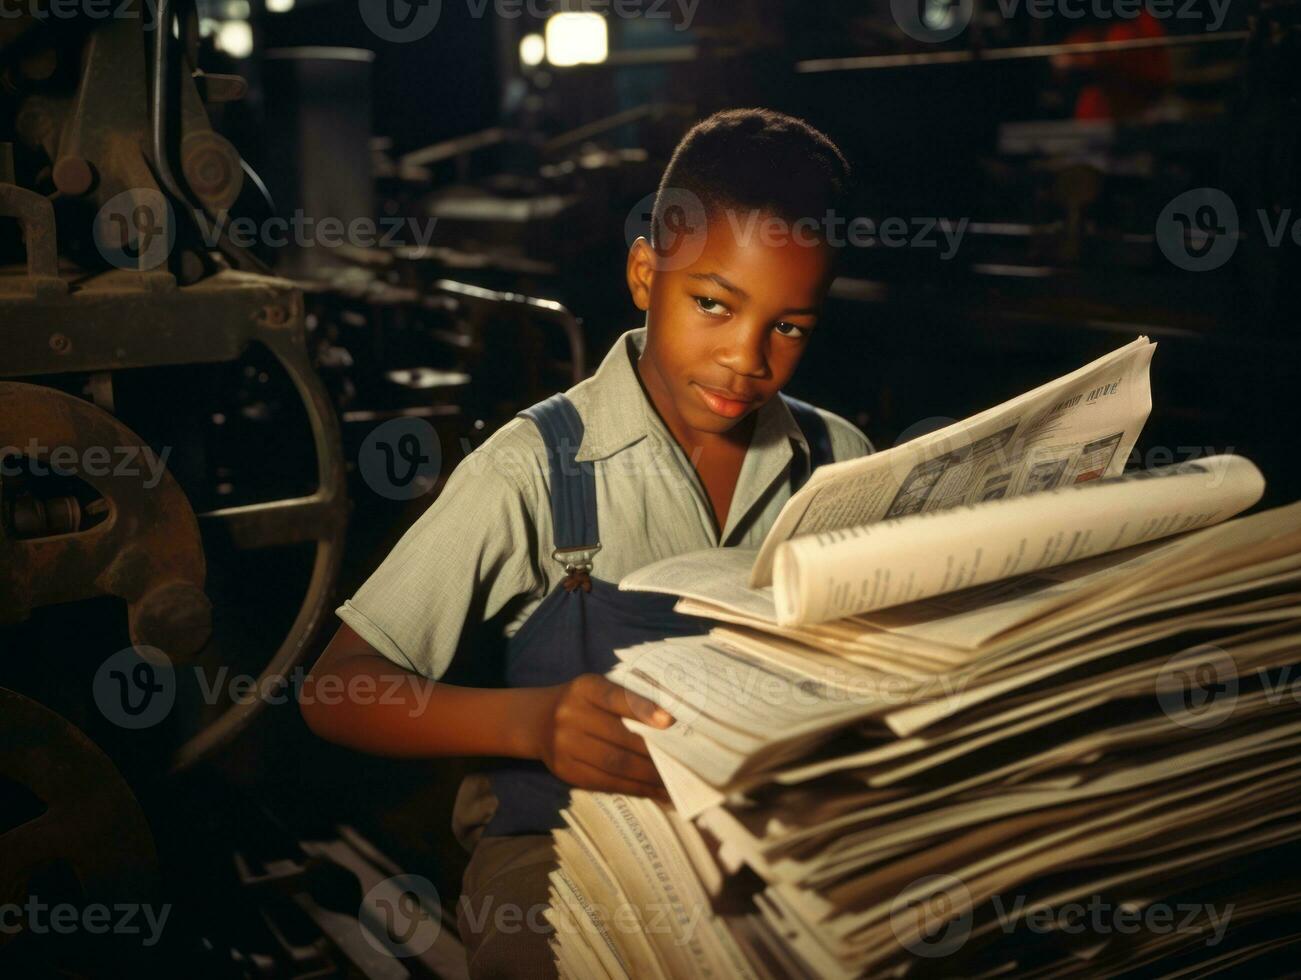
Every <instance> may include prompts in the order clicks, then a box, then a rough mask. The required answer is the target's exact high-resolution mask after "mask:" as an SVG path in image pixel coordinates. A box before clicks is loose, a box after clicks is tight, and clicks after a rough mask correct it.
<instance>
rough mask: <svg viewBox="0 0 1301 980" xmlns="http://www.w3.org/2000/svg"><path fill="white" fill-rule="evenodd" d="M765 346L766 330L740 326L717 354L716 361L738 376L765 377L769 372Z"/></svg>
mask: <svg viewBox="0 0 1301 980" xmlns="http://www.w3.org/2000/svg"><path fill="white" fill-rule="evenodd" d="M764 344H765V337H764V330H763V329H762V328H761V327H753V326H743V325H738V326H737V328H736V329H735V330H734V331H732V332H731V334H730V335H729V337H728V339H727V342H726V343H725V344H724V345H723V346H721V347H720V348H719V349H718V350H717V351H716V352H715V359H716V360H717V361H718V363H719V364H721V365H723V366H724V367H726V368H728V369H729V370H730V371H733V372H734V373H736V374H743V375H746V376H748V377H764V376H766V374H767V372H768V357H767V351H766V349H765V347H764Z"/></svg>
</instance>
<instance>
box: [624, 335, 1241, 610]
mask: <svg viewBox="0 0 1301 980" xmlns="http://www.w3.org/2000/svg"><path fill="white" fill-rule="evenodd" d="M1154 349H1155V345H1154V344H1152V343H1150V342H1149V341H1148V340H1147V338H1145V337H1140V338H1139V339H1137V340H1135V341H1134V342H1133V343H1131V344H1128V345H1126V346H1125V347H1122V348H1120V349H1119V350H1117V351H1114V352H1113V353H1111V354H1108V355H1107V356H1105V357H1102V358H1099V359H1098V360H1096V361H1094V362H1093V363H1091V364H1088V365H1086V366H1085V367H1083V368H1080V369H1079V370H1077V371H1074V372H1072V373H1071V374H1068V375H1066V376H1064V377H1062V378H1058V379H1057V380H1056V381H1053V382H1050V383H1048V384H1045V385H1042V386H1041V387H1039V388H1036V389H1034V390H1033V391H1030V392H1027V393H1026V394H1023V395H1021V396H1019V397H1017V398H1014V399H1012V400H1011V401H1008V402H1005V403H1003V404H1002V405H999V406H997V407H995V408H992V409H989V410H987V411H985V412H981V413H980V414H978V415H975V416H973V417H971V418H969V419H967V420H965V421H963V422H958V423H955V424H953V425H950V426H948V427H946V428H943V429H940V430H938V431H936V432H933V433H930V434H928V435H926V436H923V437H921V438H918V439H915V440H913V441H911V442H908V443H905V444H903V445H900V446H896V447H894V448H893V449H890V450H887V451H885V452H882V453H878V454H875V455H872V456H867V457H863V458H860V459H854V460H848V461H845V462H842V463H834V464H831V465H829V466H823V467H821V468H819V469H818V470H817V471H816V472H815V473H813V475H812V476H811V477H810V479H809V481H808V482H807V483H806V484H805V486H804V487H803V488H802V489H801V490H800V491H799V492H798V493H796V494H795V495H794V496H792V497H791V499H790V500H789V501H788V502H787V504H786V506H785V507H783V508H782V511H781V513H780V514H779V515H778V517H777V520H776V521H775V522H774V524H773V527H772V529H771V531H770V532H769V534H768V536H767V537H766V538H765V539H764V542H763V544H762V546H761V547H760V548H759V549H758V550H757V551H756V550H754V549H740V548H719V549H709V550H706V551H700V552H692V553H690V554H686V555H679V556H675V557H672V558H668V559H665V560H664V561H661V562H656V563H655V564H652V565H649V566H647V567H645V568H642V569H639V570H638V571H636V572H633V573H632V574H630V575H628V576H626V577H625V578H624V579H623V580H622V581H621V582H620V586H619V587H620V588H622V589H630V590H634V591H649V592H665V593H669V594H673V595H679V596H685V597H687V598H689V599H692V600H696V601H698V602H701V603H705V604H707V605H709V606H713V607H717V608H718V609H720V610H728V611H732V612H736V613H743V614H744V615H747V616H751V617H755V618H759V619H764V620H767V621H770V622H774V623H777V624H779V625H783V626H805V625H808V624H816V623H823V622H827V621H830V620H836V619H840V618H842V617H846V616H852V615H854V614H859V613H866V612H871V611H874V610H879V609H885V608H888V607H892V606H899V605H902V604H905V603H913V602H917V601H918V600H922V599H927V598H931V597H934V596H938V595H943V594H946V593H951V592H956V591H958V590H963V589H970V588H972V587H974V586H980V585H984V584H986V583H989V582H992V581H995V580H999V579H1005V578H1009V577H1012V576H1019V575H1025V574H1026V573H1029V572H1034V571H1037V570H1039V569H1044V568H1049V567H1053V566H1057V565H1063V564H1067V563H1070V562H1076V561H1079V560H1081V559H1086V558H1090V557H1093V556H1096V555H1100V554H1103V553H1106V552H1113V551H1117V550H1118V549H1124V548H1130V547H1133V546H1135V545H1140V544H1143V543H1145V542H1149V541H1153V540H1156V539H1158V538H1162V537H1166V536H1169V535H1172V534H1178V533H1182V532H1185V531H1190V530H1194V529H1196V528H1200V527H1205V526H1207V525H1210V524H1215V523H1218V522H1220V521H1224V520H1226V519H1228V518H1230V517H1232V516H1234V515H1235V514H1238V513H1240V512H1241V511H1243V510H1245V509H1246V508H1248V507H1250V506H1251V505H1252V504H1254V503H1256V502H1257V501H1258V500H1259V499H1260V497H1261V495H1262V494H1263V492H1264V481H1263V479H1262V478H1261V475H1260V473H1259V471H1258V470H1257V469H1256V467H1255V466H1254V465H1253V464H1251V463H1250V462H1248V461H1247V460H1245V459H1241V458H1239V457H1233V456H1217V457H1210V458H1207V459H1201V460H1196V461H1190V462H1186V463H1182V464H1178V465H1175V466H1170V467H1165V468H1162V469H1159V470H1153V471H1150V472H1147V473H1135V474H1131V475H1128V476H1124V477H1122V476H1120V473H1121V471H1122V469H1123V468H1124V464H1125V460H1126V459H1127V458H1128V456H1129V454H1130V452H1131V451H1132V449H1133V447H1134V443H1135V441H1136V440H1137V438H1138V434H1139V432H1140V430H1141V429H1142V427H1143V424H1144V422H1146V420H1147V416H1148V414H1149V412H1150V411H1151V405H1152V398H1151V389H1150V385H1149V380H1148V368H1149V365H1150V363H1151V358H1152V352H1153V350H1154Z"/></svg>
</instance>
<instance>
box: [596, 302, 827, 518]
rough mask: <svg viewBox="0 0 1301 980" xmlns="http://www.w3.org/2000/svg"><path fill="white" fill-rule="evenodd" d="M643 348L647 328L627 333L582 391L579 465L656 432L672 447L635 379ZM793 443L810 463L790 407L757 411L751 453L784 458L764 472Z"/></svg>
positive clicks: (780, 402)
mask: <svg viewBox="0 0 1301 980" xmlns="http://www.w3.org/2000/svg"><path fill="white" fill-rule="evenodd" d="M645 346H646V327H637V328H635V329H633V330H627V331H625V332H624V333H623V334H621V335H620V337H619V339H618V340H616V341H615V342H614V344H613V345H612V346H611V348H610V350H609V352H608V353H607V354H606V355H605V358H604V359H603V360H602V361H601V365H600V367H598V368H597V369H596V372H595V373H594V374H593V375H592V377H590V378H588V379H587V380H586V381H584V382H583V383H582V384H581V385H580V388H582V389H584V391H583V394H584V396H585V397H584V402H585V404H581V405H579V406H578V407H579V408H580V414H581V415H582V418H583V441H582V443H581V445H580V446H579V447H578V453H577V454H576V455H575V457H574V458H575V459H576V460H577V461H578V462H585V461H588V460H596V459H604V458H605V457H607V456H612V455H614V454H615V453H617V452H619V451H620V450H622V449H626V448H627V447H628V446H631V445H632V444H633V443H635V442H637V441H638V440H640V439H642V438H643V437H645V436H647V435H649V434H650V433H652V432H656V433H658V434H659V435H661V436H662V437H663V438H665V439H667V440H668V441H669V443H670V444H671V443H672V442H673V436H672V434H671V433H670V432H669V431H668V428H667V427H666V426H665V425H664V422H663V420H661V419H660V417H659V414H658V413H657V412H656V411H655V407H654V406H653V405H652V404H651V402H650V399H649V398H648V397H647V395H646V392H645V390H644V389H643V388H642V386H641V381H640V380H639V379H638V377H637V369H636V366H635V363H634V362H635V361H636V359H637V358H638V357H640V356H641V352H642V351H643V350H644V349H645ZM574 393H575V394H577V393H578V391H577V390H575V392H574ZM783 436H784V437H786V438H782V437H783ZM791 439H794V440H795V442H796V443H798V444H799V445H800V447H801V448H802V449H803V451H804V454H805V458H806V459H807V458H808V452H809V444H808V441H807V440H806V439H805V438H804V433H803V431H802V430H801V429H800V427H799V424H798V423H797V422H796V421H795V416H793V415H792V414H791V410H790V409H789V408H788V407H787V406H786V400H785V399H784V398H782V397H781V396H780V395H776V396H774V397H772V398H770V399H768V401H767V402H765V403H764V404H763V405H761V406H760V407H759V411H758V415H757V417H756V420H755V431H754V436H753V439H752V440H751V444H750V446H751V449H752V450H758V451H759V453H760V454H763V455H766V454H767V450H768V449H769V447H772V448H775V449H776V450H777V456H778V457H780V458H773V459H771V460H766V461H765V462H767V463H768V465H767V466H763V467H762V469H764V470H765V471H766V470H768V469H769V466H773V465H774V464H775V466H776V468H777V469H780V468H782V467H784V466H785V464H786V462H787V460H789V459H790V458H791V450H790V441H789V440H791ZM782 450H785V451H784V452H782ZM749 455H750V454H749V453H747V456H749ZM755 462H758V461H755ZM749 468H750V462H749V461H747V463H746V465H745V467H744V469H749ZM729 523H731V522H730V521H729Z"/></svg>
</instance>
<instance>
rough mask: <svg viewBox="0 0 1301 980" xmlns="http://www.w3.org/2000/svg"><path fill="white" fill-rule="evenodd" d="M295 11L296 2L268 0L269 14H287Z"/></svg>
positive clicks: (290, 0) (291, 0)
mask: <svg viewBox="0 0 1301 980" xmlns="http://www.w3.org/2000/svg"><path fill="white" fill-rule="evenodd" d="M293 9H294V0H267V13H269V14H287V13H289V11H291V10H293Z"/></svg>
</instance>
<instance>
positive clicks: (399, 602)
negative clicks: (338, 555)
mask: <svg viewBox="0 0 1301 980" xmlns="http://www.w3.org/2000/svg"><path fill="white" fill-rule="evenodd" d="M483 448H487V447H482V448H481V449H480V450H479V451H476V452H475V453H472V454H471V455H470V456H468V457H466V459H465V460H463V461H462V462H461V464H460V465H459V466H458V467H457V468H456V469H455V470H454V471H453V472H452V474H451V476H449V477H448V479H447V483H446V485H445V486H444V487H443V491H442V493H441V494H440V495H439V496H438V499H437V500H435V501H434V502H433V504H431V505H430V506H429V509H428V510H426V511H425V512H424V514H422V515H421V516H420V518H419V519H418V520H417V521H416V522H415V524H413V525H412V526H411V527H410V528H409V529H408V530H407V532H406V534H404V535H403V536H402V539H401V540H400V541H399V542H398V543H397V545H396V546H395V547H394V548H393V550H392V551H391V552H390V553H389V555H388V557H386V558H385V559H384V561H383V563H382V564H381V565H380V566H379V568H377V569H376V570H375V572H374V574H372V575H371V576H370V578H368V579H367V580H366V581H365V582H364V583H363V584H362V586H361V588H359V589H358V590H357V593H356V595H354V596H353V597H352V598H351V599H349V600H347V601H346V602H344V604H343V605H342V606H340V607H339V608H338V609H337V610H336V612H337V613H338V616H339V618H340V619H342V620H343V621H344V622H345V623H347V624H348V625H349V626H351V627H352V628H353V629H354V630H355V631H356V632H357V634H358V635H360V636H361V638H362V639H364V640H365V641H366V642H367V643H369V644H370V645H371V646H372V647H374V648H375V649H376V650H377V651H378V652H379V653H381V654H383V655H384V656H385V657H387V658H388V659H389V660H392V661H393V662H394V663H395V664H397V665H398V666H400V667H404V668H406V669H408V670H413V671H415V672H416V673H419V674H422V675H424V676H426V677H430V678H434V679H437V678H439V677H441V676H442V675H443V673H444V672H445V671H446V670H447V668H448V665H449V664H450V663H451V661H452V656H453V655H454V654H455V653H456V650H457V647H458V646H459V644H460V641H461V636H462V634H463V633H464V631H465V629H466V626H467V625H468V624H469V622H470V620H471V619H472V618H473V619H476V620H479V619H487V618H490V617H491V616H494V615H495V614H496V613H497V612H498V611H499V610H500V609H501V608H502V607H503V606H504V605H505V604H506V603H507V602H509V601H510V600H511V599H513V598H515V597H517V596H521V595H536V594H538V593H539V592H540V590H541V589H542V588H543V582H542V580H541V576H540V575H539V574H538V571H537V566H538V562H537V551H538V546H537V540H538V537H537V528H536V522H535V520H534V516H533V515H534V513H535V511H534V508H535V507H536V504H537V499H536V498H537V491H536V489H535V488H532V487H529V488H527V489H526V488H525V487H522V486H521V485H520V483H519V482H518V480H517V478H516V477H515V476H514V475H511V473H510V468H509V467H506V468H503V467H500V466H499V465H497V464H495V463H494V462H493V460H492V458H491V454H490V453H485V452H483Z"/></svg>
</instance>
